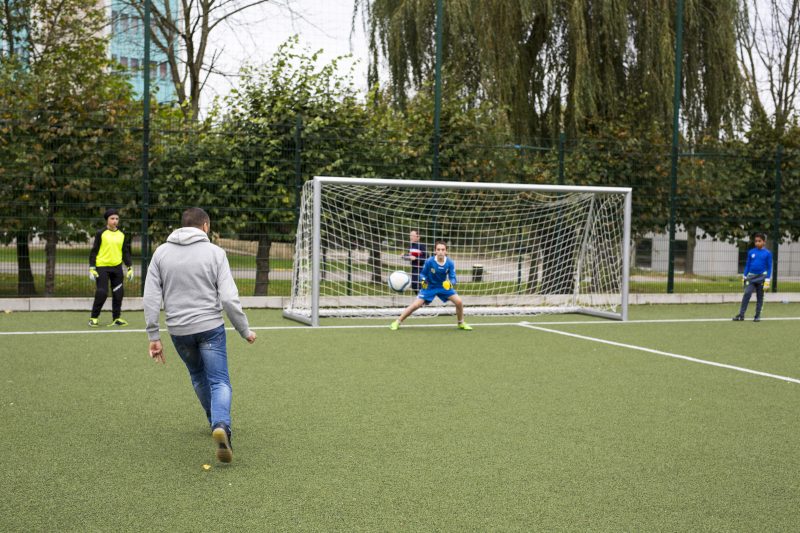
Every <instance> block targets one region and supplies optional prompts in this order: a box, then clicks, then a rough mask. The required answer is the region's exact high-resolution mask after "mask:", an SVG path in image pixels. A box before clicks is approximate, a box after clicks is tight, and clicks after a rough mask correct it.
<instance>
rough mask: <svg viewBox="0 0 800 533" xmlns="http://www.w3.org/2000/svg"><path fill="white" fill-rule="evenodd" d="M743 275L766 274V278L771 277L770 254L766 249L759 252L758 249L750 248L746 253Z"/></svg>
mask: <svg viewBox="0 0 800 533" xmlns="http://www.w3.org/2000/svg"><path fill="white" fill-rule="evenodd" d="M743 274H744V275H745V276H747V275H748V274H753V275H757V276H760V275H763V274H766V275H767V277H768V278H771V277H772V252H770V251H769V250H767V249H766V248H762V249H761V250H759V249H758V248H750V249H749V250H748V251H747V263H745V265H744V272H743Z"/></svg>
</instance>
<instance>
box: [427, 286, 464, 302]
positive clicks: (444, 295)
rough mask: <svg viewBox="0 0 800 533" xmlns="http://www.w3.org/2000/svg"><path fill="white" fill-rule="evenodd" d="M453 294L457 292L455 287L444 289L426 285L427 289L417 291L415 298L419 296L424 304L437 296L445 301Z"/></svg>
mask: <svg viewBox="0 0 800 533" xmlns="http://www.w3.org/2000/svg"><path fill="white" fill-rule="evenodd" d="M454 294H457V293H456V290H455V289H444V288H442V287H437V288H433V287H428V288H427V289H422V290H421V291H419V294H418V295H417V298H419V299H420V300H424V301H425V303H426V304H429V303H431V302H432V301H433V299H434V298H436V297H437V296H438V297H439V299H440V300H441V301H443V302H447V301H448V298H450V297H451V296H453V295H454Z"/></svg>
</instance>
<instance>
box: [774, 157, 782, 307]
mask: <svg viewBox="0 0 800 533" xmlns="http://www.w3.org/2000/svg"><path fill="white" fill-rule="evenodd" d="M782 159H783V145H782V144H779V145H778V148H777V149H776V150H775V223H774V224H773V227H772V292H778V248H779V247H780V245H781V182H782V180H783V176H782V175H781V160H782Z"/></svg>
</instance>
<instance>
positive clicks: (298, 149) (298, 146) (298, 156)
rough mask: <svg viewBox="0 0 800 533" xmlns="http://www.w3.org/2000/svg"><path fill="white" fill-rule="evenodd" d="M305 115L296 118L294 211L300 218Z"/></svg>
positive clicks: (298, 115)
mask: <svg viewBox="0 0 800 533" xmlns="http://www.w3.org/2000/svg"><path fill="white" fill-rule="evenodd" d="M302 131H303V115H301V114H299V113H298V114H297V116H296V117H295V120H294V188H295V195H294V196H295V198H294V212H295V213H297V218H298V220H299V218H300V197H301V196H302V193H303V146H302V143H303V138H302V136H301V133H302Z"/></svg>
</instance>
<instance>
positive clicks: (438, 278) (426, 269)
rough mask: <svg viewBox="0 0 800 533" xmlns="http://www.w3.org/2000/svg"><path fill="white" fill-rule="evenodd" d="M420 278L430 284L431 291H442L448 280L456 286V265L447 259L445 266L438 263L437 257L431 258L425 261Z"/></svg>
mask: <svg viewBox="0 0 800 533" xmlns="http://www.w3.org/2000/svg"><path fill="white" fill-rule="evenodd" d="M419 276H420V278H422V280H423V281H427V282H428V288H429V289H440V288H442V283H444V281H445V280H446V279H449V280H450V284H451V285H452V286H453V287H455V286H456V264H455V263H453V260H452V259H450V258H449V257H445V259H444V264H443V265H440V264H439V263H437V262H436V256H431V257H429V258H428V259H427V260H426V261H425V265H424V266H423V267H422V272H420V275H419Z"/></svg>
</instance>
